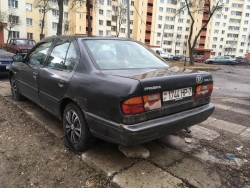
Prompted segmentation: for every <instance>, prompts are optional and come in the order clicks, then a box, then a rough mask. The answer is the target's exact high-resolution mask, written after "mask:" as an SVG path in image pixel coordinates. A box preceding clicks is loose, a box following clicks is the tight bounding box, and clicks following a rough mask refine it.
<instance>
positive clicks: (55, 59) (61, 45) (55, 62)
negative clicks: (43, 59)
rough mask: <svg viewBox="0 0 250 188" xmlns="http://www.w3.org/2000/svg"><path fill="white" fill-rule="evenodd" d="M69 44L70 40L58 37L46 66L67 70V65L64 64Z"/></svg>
mask: <svg viewBox="0 0 250 188" xmlns="http://www.w3.org/2000/svg"><path fill="white" fill-rule="evenodd" d="M69 45H70V42H69V41H68V40H66V39H59V41H57V43H56V45H55V47H54V49H53V50H52V52H51V54H50V56H49V58H48V63H47V65H46V66H47V67H51V68H55V69H62V70H67V67H66V66H65V56H66V53H67V51H68V48H69Z"/></svg>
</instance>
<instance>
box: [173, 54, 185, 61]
mask: <svg viewBox="0 0 250 188" xmlns="http://www.w3.org/2000/svg"><path fill="white" fill-rule="evenodd" d="M184 58H185V56H184V55H176V56H174V57H173V60H174V61H179V60H181V59H184Z"/></svg>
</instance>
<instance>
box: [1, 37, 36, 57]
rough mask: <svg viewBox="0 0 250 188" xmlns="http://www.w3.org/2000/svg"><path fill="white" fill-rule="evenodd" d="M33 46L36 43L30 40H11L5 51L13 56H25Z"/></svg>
mask: <svg viewBox="0 0 250 188" xmlns="http://www.w3.org/2000/svg"><path fill="white" fill-rule="evenodd" d="M35 45H36V42H35V41H34V40H32V39H23V38H12V39H10V41H9V43H8V44H7V46H6V49H7V51H9V52H12V53H14V54H22V55H26V54H27V53H28V51H29V50H30V49H31V48H32V47H33V46H35Z"/></svg>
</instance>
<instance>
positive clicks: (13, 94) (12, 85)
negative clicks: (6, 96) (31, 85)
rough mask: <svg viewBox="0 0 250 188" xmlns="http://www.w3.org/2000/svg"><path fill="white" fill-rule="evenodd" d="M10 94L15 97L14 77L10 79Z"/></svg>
mask: <svg viewBox="0 0 250 188" xmlns="http://www.w3.org/2000/svg"><path fill="white" fill-rule="evenodd" d="M11 94H12V97H13V98H14V99H15V98H16V97H17V86H16V81H15V79H14V78H12V79H11Z"/></svg>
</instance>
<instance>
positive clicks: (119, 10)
mask: <svg viewBox="0 0 250 188" xmlns="http://www.w3.org/2000/svg"><path fill="white" fill-rule="evenodd" d="M126 8H127V6H126V5H124V4H122V3H116V4H113V6H112V21H115V23H116V37H119V34H120V29H121V25H122V24H125V23H123V20H124V19H125V18H126V17H127V11H126ZM127 21H128V20H127ZM128 32H130V31H128Z"/></svg>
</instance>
